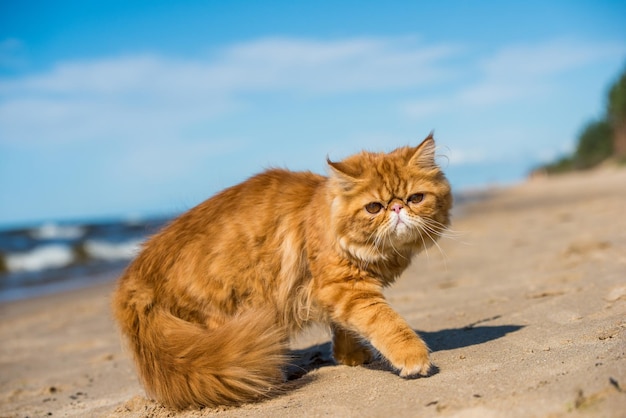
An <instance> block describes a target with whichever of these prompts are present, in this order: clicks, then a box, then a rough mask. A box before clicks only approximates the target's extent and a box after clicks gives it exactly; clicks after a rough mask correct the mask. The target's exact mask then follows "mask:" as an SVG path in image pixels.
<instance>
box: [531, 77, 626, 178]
mask: <svg viewBox="0 0 626 418" xmlns="http://www.w3.org/2000/svg"><path fill="white" fill-rule="evenodd" d="M604 113H605V114H604V117H603V118H602V119H600V120H595V121H591V122H588V123H587V125H585V127H584V128H583V130H582V132H581V134H580V136H579V137H578V143H577V145H576V150H575V151H574V152H573V154H572V155H567V156H564V157H562V158H560V159H559V160H557V161H555V162H553V163H550V164H547V165H545V166H543V167H540V168H539V169H538V170H536V171H539V172H546V173H548V174H552V173H562V172H566V171H572V170H585V169H588V168H593V167H595V166H597V165H599V164H600V163H602V162H604V161H606V160H609V159H611V160H615V161H617V162H619V163H626V69H625V70H624V71H623V72H622V74H621V75H620V76H619V78H618V79H617V81H616V82H615V83H614V84H613V85H612V86H611V88H610V89H609V93H608V96H607V99H606V111H605V112H604Z"/></svg>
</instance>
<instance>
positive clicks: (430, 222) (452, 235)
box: [423, 218, 469, 245]
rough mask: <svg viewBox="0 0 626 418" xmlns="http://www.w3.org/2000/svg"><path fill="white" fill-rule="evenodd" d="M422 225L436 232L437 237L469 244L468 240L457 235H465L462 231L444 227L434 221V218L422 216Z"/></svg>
mask: <svg viewBox="0 0 626 418" xmlns="http://www.w3.org/2000/svg"><path fill="white" fill-rule="evenodd" d="M423 225H424V226H425V227H427V228H428V229H429V231H430V232H432V233H434V234H436V235H437V236H438V237H441V238H447V239H450V240H453V241H456V242H459V243H461V244H464V245H469V243H468V242H465V241H462V240H460V239H459V237H462V236H463V235H465V233H464V232H459V231H455V230H452V229H449V228H447V227H445V226H444V225H443V224H441V223H439V222H437V221H435V220H434V219H429V218H424V219H423Z"/></svg>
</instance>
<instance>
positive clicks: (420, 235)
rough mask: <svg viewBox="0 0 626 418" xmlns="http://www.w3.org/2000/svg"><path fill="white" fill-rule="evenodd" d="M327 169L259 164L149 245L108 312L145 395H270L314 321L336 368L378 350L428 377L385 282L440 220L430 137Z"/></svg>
mask: <svg viewBox="0 0 626 418" xmlns="http://www.w3.org/2000/svg"><path fill="white" fill-rule="evenodd" d="M328 165H329V172H330V176H329V177H324V176H320V175H317V174H313V173H310V172H291V171H287V170H276V169H274V170H269V171H266V172H264V173H261V174H259V175H257V176H255V177H252V178H250V179H248V180H246V181H244V182H243V183H241V184H238V185H236V186H234V187H231V188H229V189H226V190H224V191H222V192H221V193H219V194H217V195H215V196H214V197H212V198H210V199H208V200H206V201H205V202H203V203H201V204H200V205H198V206H196V207H195V208H193V209H191V210H190V211H188V212H187V213H185V214H183V215H181V216H180V217H179V218H177V219H176V220H174V221H173V222H172V223H171V224H170V225H169V226H167V227H166V228H164V229H163V230H162V231H161V232H160V233H158V234H156V235H155V236H154V237H152V238H151V239H150V240H149V241H147V243H146V244H145V246H144V249H143V251H142V252H141V253H140V254H139V255H138V256H137V258H136V259H135V260H134V261H133V262H132V264H131V265H130V266H129V267H128V269H127V270H126V271H125V272H124V274H123V275H122V277H121V278H120V279H119V283H118V288H117V290H116V292H115V295H114V301H113V309H114V312H115V317H116V319H117V321H118V323H119V325H120V328H121V330H122V333H123V334H124V335H125V337H126V338H127V339H128V340H129V342H130V347H131V349H132V351H133V354H134V358H135V361H136V363H137V366H138V369H139V374H140V377H141V380H142V382H143V384H144V386H145V388H146V391H147V393H148V394H149V395H150V396H152V397H153V398H155V399H156V400H158V401H160V402H161V403H163V404H165V405H167V406H170V407H173V408H177V409H181V408H186V407H201V406H217V405H226V404H230V405H236V404H240V403H243V402H249V401H253V400H255V399H258V398H259V397H260V396H265V395H267V394H269V393H271V392H272V391H273V390H274V389H276V388H279V387H280V385H281V382H282V381H283V378H282V368H283V367H284V366H285V365H286V362H287V361H288V359H287V357H286V348H287V343H288V338H289V336H291V335H294V334H295V333H296V332H298V331H299V330H301V329H302V328H303V327H304V326H305V325H306V324H307V323H308V322H310V321H318V322H323V323H327V324H329V325H330V326H331V329H332V332H333V355H334V358H335V360H336V361H337V362H338V363H341V364H347V365H352V366H353V365H359V364H363V363H366V362H368V361H370V360H371V359H372V358H373V356H375V355H378V353H379V354H380V355H382V356H383V357H384V358H385V359H387V360H388V361H389V363H390V364H391V366H393V368H395V369H396V370H397V371H398V372H399V374H400V376H403V377H413V376H419V375H427V374H428V373H429V370H430V368H431V364H430V361H429V357H428V348H427V347H426V345H425V344H424V342H423V341H422V340H421V339H420V337H419V336H418V335H417V334H416V333H415V332H414V331H413V330H412V329H411V327H410V326H409V325H408V324H407V323H406V321H405V320H404V319H402V318H401V317H400V316H399V315H398V314H397V313H396V312H395V311H393V310H392V309H391V307H390V306H389V304H388V303H387V302H386V301H385V298H384V296H383V293H382V290H383V288H384V287H386V286H388V285H390V284H391V283H393V282H394V281H395V280H396V278H398V276H399V275H400V274H401V273H402V272H403V271H404V270H405V269H406V267H407V266H408V265H409V263H410V262H411V258H412V257H413V256H414V255H416V254H417V253H418V252H420V250H422V249H424V248H426V247H428V246H429V245H431V244H433V243H434V242H435V240H436V239H437V238H438V237H439V236H440V235H441V234H442V233H443V232H444V229H445V228H446V227H447V225H448V224H449V210H450V208H451V205H452V197H451V192H450V186H449V184H448V181H447V180H446V178H445V176H444V174H443V173H442V172H441V170H440V169H439V167H438V166H437V165H436V163H435V143H434V140H433V138H432V135H429V136H428V137H427V138H426V139H425V140H424V141H423V142H422V143H421V144H420V145H419V146H417V147H404V148H399V149H396V150H394V151H392V152H390V153H388V154H384V153H370V152H361V153H360V154H357V155H354V156H351V157H349V158H347V159H345V160H343V161H341V162H331V161H330V160H329V161H328ZM372 347H373V349H372Z"/></svg>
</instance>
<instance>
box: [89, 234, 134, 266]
mask: <svg viewBox="0 0 626 418" xmlns="http://www.w3.org/2000/svg"><path fill="white" fill-rule="evenodd" d="M141 244H143V240H140V239H138V240H130V241H127V242H121V243H111V242H106V241H100V240H87V241H85V243H84V249H85V251H86V252H87V254H89V256H90V257H91V258H96V259H100V260H108V261H115V260H131V259H132V258H133V257H135V256H136V255H137V254H138V253H139V250H140V249H141Z"/></svg>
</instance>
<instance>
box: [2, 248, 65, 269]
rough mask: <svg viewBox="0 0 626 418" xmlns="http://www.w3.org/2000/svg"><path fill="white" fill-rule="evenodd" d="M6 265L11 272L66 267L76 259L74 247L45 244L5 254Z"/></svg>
mask: <svg viewBox="0 0 626 418" xmlns="http://www.w3.org/2000/svg"><path fill="white" fill-rule="evenodd" d="M3 258H4V260H3V261H4V265H5V267H6V269H7V270H8V271H10V272H20V271H42V270H47V269H51V268H60V267H66V266H69V265H70V264H72V263H73V262H74V261H75V260H76V255H75V254H74V251H73V250H72V248H69V247H67V246H65V245H57V244H52V245H44V246H41V247H37V248H34V249H32V250H30V251H28V252H22V253H8V254H5V255H4V257H3Z"/></svg>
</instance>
